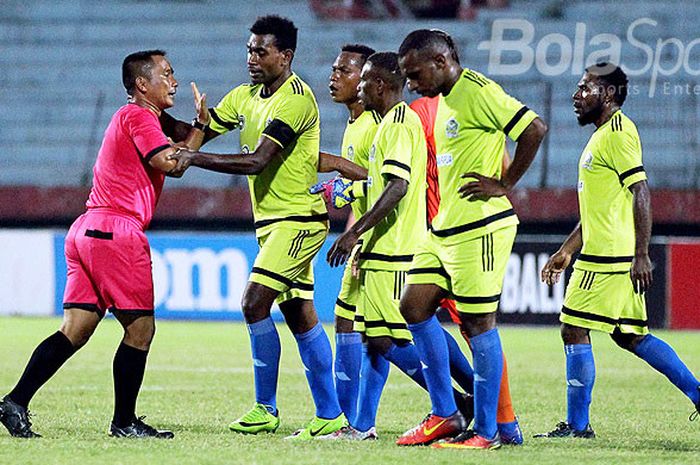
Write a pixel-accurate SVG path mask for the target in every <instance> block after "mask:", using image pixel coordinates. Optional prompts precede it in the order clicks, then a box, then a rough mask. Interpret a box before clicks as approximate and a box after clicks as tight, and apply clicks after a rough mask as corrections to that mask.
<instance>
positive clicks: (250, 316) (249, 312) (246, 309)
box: [241, 297, 265, 323]
mask: <svg viewBox="0 0 700 465" xmlns="http://www.w3.org/2000/svg"><path fill="white" fill-rule="evenodd" d="M241 310H242V312H243V318H245V321H246V323H255V322H257V321H260V320H262V319H264V318H265V316H264V315H262V312H261V310H260V306H259V305H258V304H257V302H255V299H253V298H250V297H245V298H244V299H243V302H241Z"/></svg>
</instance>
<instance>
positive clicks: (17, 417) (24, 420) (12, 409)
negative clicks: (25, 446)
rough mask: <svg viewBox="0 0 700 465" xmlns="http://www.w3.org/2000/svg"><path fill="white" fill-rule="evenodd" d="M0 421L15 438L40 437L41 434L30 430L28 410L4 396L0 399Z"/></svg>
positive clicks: (30, 423)
mask: <svg viewBox="0 0 700 465" xmlns="http://www.w3.org/2000/svg"><path fill="white" fill-rule="evenodd" d="M0 422H1V423H2V424H3V425H5V428H7V431H9V433H10V435H12V436H14V437H16V438H40V437H41V435H40V434H37V433H35V432H34V431H32V422H31V421H29V410H27V409H26V408H24V407H22V406H21V405H19V404H16V403H14V402H13V401H12V399H10V398H9V397H7V396H5V397H3V399H2V400H1V401H0Z"/></svg>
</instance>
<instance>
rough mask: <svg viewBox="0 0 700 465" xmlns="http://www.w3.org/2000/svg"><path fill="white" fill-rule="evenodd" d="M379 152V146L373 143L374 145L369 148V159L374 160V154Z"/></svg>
mask: <svg viewBox="0 0 700 465" xmlns="http://www.w3.org/2000/svg"><path fill="white" fill-rule="evenodd" d="M376 153H377V147H375V146H374V144H372V147H371V148H370V149H369V161H374V155H375V154H376Z"/></svg>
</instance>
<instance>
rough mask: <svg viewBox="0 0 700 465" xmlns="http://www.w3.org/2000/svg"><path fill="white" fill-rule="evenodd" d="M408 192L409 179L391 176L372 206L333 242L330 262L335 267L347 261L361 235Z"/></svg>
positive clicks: (329, 252)
mask: <svg viewBox="0 0 700 465" xmlns="http://www.w3.org/2000/svg"><path fill="white" fill-rule="evenodd" d="M406 192H408V181H406V180H405V179H401V178H398V177H394V176H391V179H390V180H389V182H388V183H387V185H386V187H385V188H384V190H383V191H382V195H381V196H380V197H379V199H378V200H377V202H376V203H375V204H374V205H373V206H372V208H370V209H369V211H368V212H367V213H365V214H364V215H362V217H361V218H360V219H359V220H357V222H356V223H355V224H353V225H352V226H351V227H350V229H348V230H347V231H346V232H345V233H343V234H342V235H341V236H340V237H339V238H338V239H336V241H335V242H334V243H333V245H332V246H331V248H330V250H329V251H328V255H327V256H326V258H327V260H328V263H329V264H330V265H331V266H333V267H336V266H338V265H342V264H343V263H345V262H346V261H347V260H348V257H349V256H350V253H351V252H352V249H353V247H354V246H355V244H357V240H358V239H359V238H360V236H362V234H364V233H365V232H367V231H369V230H370V229H372V228H373V227H374V226H376V225H377V223H379V222H380V221H381V220H383V219H384V218H386V217H387V216H388V215H389V213H391V211H392V210H394V208H396V205H398V204H399V202H400V201H401V199H402V198H403V197H404V196H405V195H406Z"/></svg>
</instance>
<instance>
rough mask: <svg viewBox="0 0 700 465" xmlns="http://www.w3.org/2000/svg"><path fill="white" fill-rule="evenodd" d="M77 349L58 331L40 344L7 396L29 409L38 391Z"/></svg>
mask: <svg viewBox="0 0 700 465" xmlns="http://www.w3.org/2000/svg"><path fill="white" fill-rule="evenodd" d="M75 351H76V349H75V347H73V344H71V342H70V340H68V338H67V337H66V335H65V334H63V333H62V332H60V331H56V332H55V333H54V334H52V335H51V336H49V337H47V338H46V339H44V340H43V341H42V343H41V344H39V345H38V346H37V347H36V349H34V353H33V354H32V356H31V358H30V359H29V362H28V363H27V367H26V368H25V369H24V373H22V377H21V378H20V379H19V381H17V385H16V386H15V388H14V389H13V390H12V391H10V393H9V394H8V395H7V396H8V397H9V398H10V399H12V401H13V402H15V403H17V404H19V405H21V406H22V407H24V408H27V406H28V405H29V401H31V400H32V397H34V394H36V391H38V390H39V388H40V387H41V386H43V385H44V383H46V382H47V381H48V380H49V379H50V378H51V377H52V376H53V375H54V374H55V373H56V372H57V371H58V369H59V368H61V365H63V364H64V363H65V362H66V360H68V359H69V358H70V357H71V355H73V354H74V353H75Z"/></svg>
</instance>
